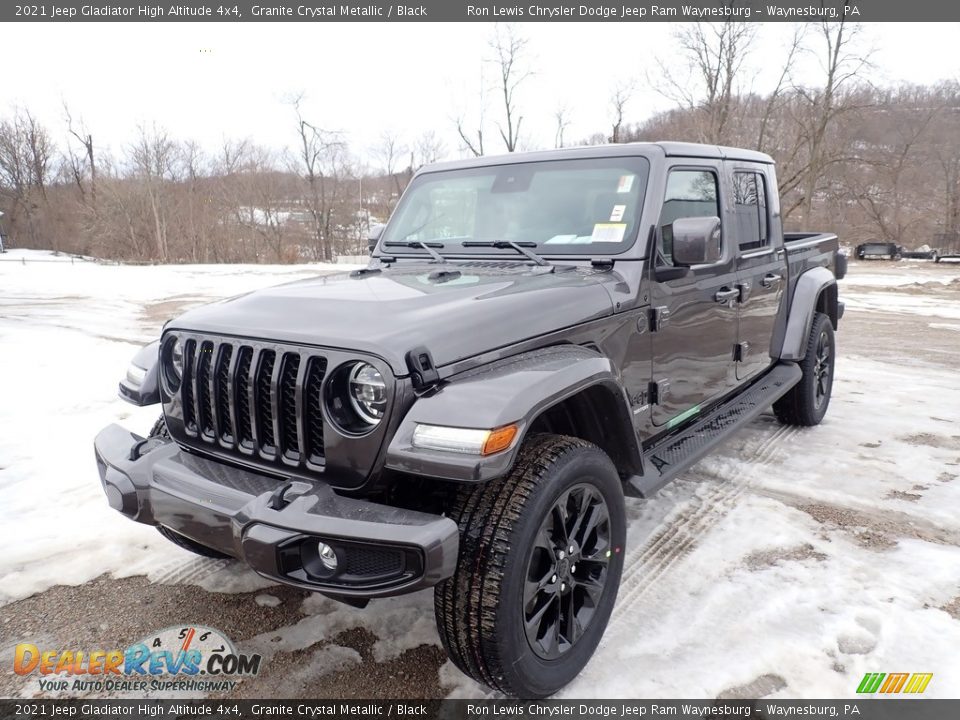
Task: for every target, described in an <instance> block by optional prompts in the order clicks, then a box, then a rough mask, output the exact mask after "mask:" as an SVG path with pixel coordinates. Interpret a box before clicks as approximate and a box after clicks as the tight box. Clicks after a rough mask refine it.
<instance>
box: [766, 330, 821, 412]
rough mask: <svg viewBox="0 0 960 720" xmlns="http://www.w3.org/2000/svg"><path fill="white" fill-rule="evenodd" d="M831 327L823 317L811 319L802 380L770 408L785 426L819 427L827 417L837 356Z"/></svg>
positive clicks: (801, 365) (803, 361) (801, 364)
mask: <svg viewBox="0 0 960 720" xmlns="http://www.w3.org/2000/svg"><path fill="white" fill-rule="evenodd" d="M835 351H836V345H835V343H834V337H833V324H832V323H831V322H830V318H829V317H827V316H826V315H824V314H823V313H816V314H815V315H814V316H813V323H812V325H811V327H810V336H809V337H808V338H807V353H806V355H805V356H804V358H803V360H801V361H800V369H801V370H803V378H802V379H801V380H800V382H799V383H797V384H796V385H795V386H794V387H793V388H792V389H791V390H790V392H788V393H787V394H786V395H784V396H783V397H782V398H780V399H779V400H777V402H775V403H774V404H773V411H774V413H776V415H777V417H778V418H779V419H780V422H782V423H785V424H787V425H807V426H810V425H819V424H820V421H821V420H823V416H824V415H826V414H827V407H829V405H830V395H831V393H832V391H833V369H834V361H835V356H836V352H835Z"/></svg>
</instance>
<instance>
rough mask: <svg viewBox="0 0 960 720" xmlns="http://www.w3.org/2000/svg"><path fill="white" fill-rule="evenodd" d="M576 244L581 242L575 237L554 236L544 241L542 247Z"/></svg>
mask: <svg viewBox="0 0 960 720" xmlns="http://www.w3.org/2000/svg"><path fill="white" fill-rule="evenodd" d="M576 242H583V241H582V240H580V239H579V238H578V237H577V236H576V235H554V236H553V237H552V238H550V239H549V240H546V241H544V245H572V244H573V243H576Z"/></svg>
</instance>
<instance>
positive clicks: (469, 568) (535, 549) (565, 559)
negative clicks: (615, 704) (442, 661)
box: [434, 435, 626, 698]
mask: <svg viewBox="0 0 960 720" xmlns="http://www.w3.org/2000/svg"><path fill="white" fill-rule="evenodd" d="M450 516H451V517H452V518H453V519H454V520H455V521H456V522H457V523H458V524H459V526H460V553H459V560H458V563H457V569H456V571H455V572H454V575H453V577H451V578H449V579H448V580H446V581H445V582H443V583H442V584H441V585H439V586H438V587H437V588H436V590H435V594H434V606H435V610H436V617H437V627H438V630H439V632H440V638H441V640H442V641H443V646H444V648H445V649H446V651H447V653H448V654H449V656H450V658H451V659H452V660H453V662H454V664H455V665H456V666H457V667H459V668H460V669H461V670H462V671H463V672H465V673H466V674H467V675H470V676H471V677H473V678H474V679H475V680H478V681H479V682H482V683H485V684H486V685H489V686H490V687H492V688H494V689H496V690H499V691H501V692H503V693H505V694H507V695H511V696H514V697H523V698H541V697H546V696H548V695H551V694H552V693H554V692H556V691H557V690H559V689H560V688H562V687H563V686H564V685H566V684H567V683H568V682H570V681H571V680H572V679H573V678H574V677H576V676H577V674H578V673H579V672H580V671H581V670H582V669H583V667H584V666H585V665H586V664H587V662H588V661H589V660H590V657H591V656H592V655H593V652H594V650H595V649H596V647H597V644H598V643H599V642H600V638H601V637H602V636H603V632H604V630H605V629H606V626H607V622H608V620H609V619H610V613H611V612H612V610H613V605H614V602H615V601H616V597H617V589H618V587H619V585H620V574H621V572H622V570H623V547H624V542H625V538H626V519H625V511H624V502H623V488H622V485H621V482H620V478H619V476H618V474H617V471H616V468H614V466H613V463H612V462H611V461H610V458H609V457H607V455H606V454H604V453H603V451H601V450H600V449H599V448H598V447H596V446H595V445H592V444H591V443H588V442H586V441H584V440H579V439H577V438H571V437H566V436H559V435H535V436H533V437H531V438H529V439H528V440H527V441H526V442H525V443H524V445H523V446H522V447H521V449H520V452H519V454H518V457H517V461H516V463H515V464H514V468H513V470H512V471H511V472H510V474H509V475H507V476H506V477H504V478H501V479H499V480H495V481H491V482H489V483H487V484H486V485H482V486H472V487H471V486H464V487H463V488H461V489H460V490H459V491H458V492H457V495H456V498H455V500H454V502H453V506H452V509H451V513H450Z"/></svg>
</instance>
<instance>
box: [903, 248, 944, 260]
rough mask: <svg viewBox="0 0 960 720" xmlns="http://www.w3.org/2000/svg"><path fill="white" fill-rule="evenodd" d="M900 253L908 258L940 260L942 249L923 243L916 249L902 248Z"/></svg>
mask: <svg viewBox="0 0 960 720" xmlns="http://www.w3.org/2000/svg"><path fill="white" fill-rule="evenodd" d="M900 254H901V255H902V256H903V257H904V258H906V259H908V260H933V261H934V262H940V251H939V250H937V249H936V248H932V247H930V246H929V245H921V246H920V247H918V248H917V249H916V250H906V249H904V250H901V251H900Z"/></svg>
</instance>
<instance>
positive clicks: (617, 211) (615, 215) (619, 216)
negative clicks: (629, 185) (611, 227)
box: [610, 205, 627, 222]
mask: <svg viewBox="0 0 960 720" xmlns="http://www.w3.org/2000/svg"><path fill="white" fill-rule="evenodd" d="M626 209H627V206H626V205H614V206H613V210H612V211H611V212H610V222H620V221H621V220H623V213H624V212H626Z"/></svg>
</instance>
